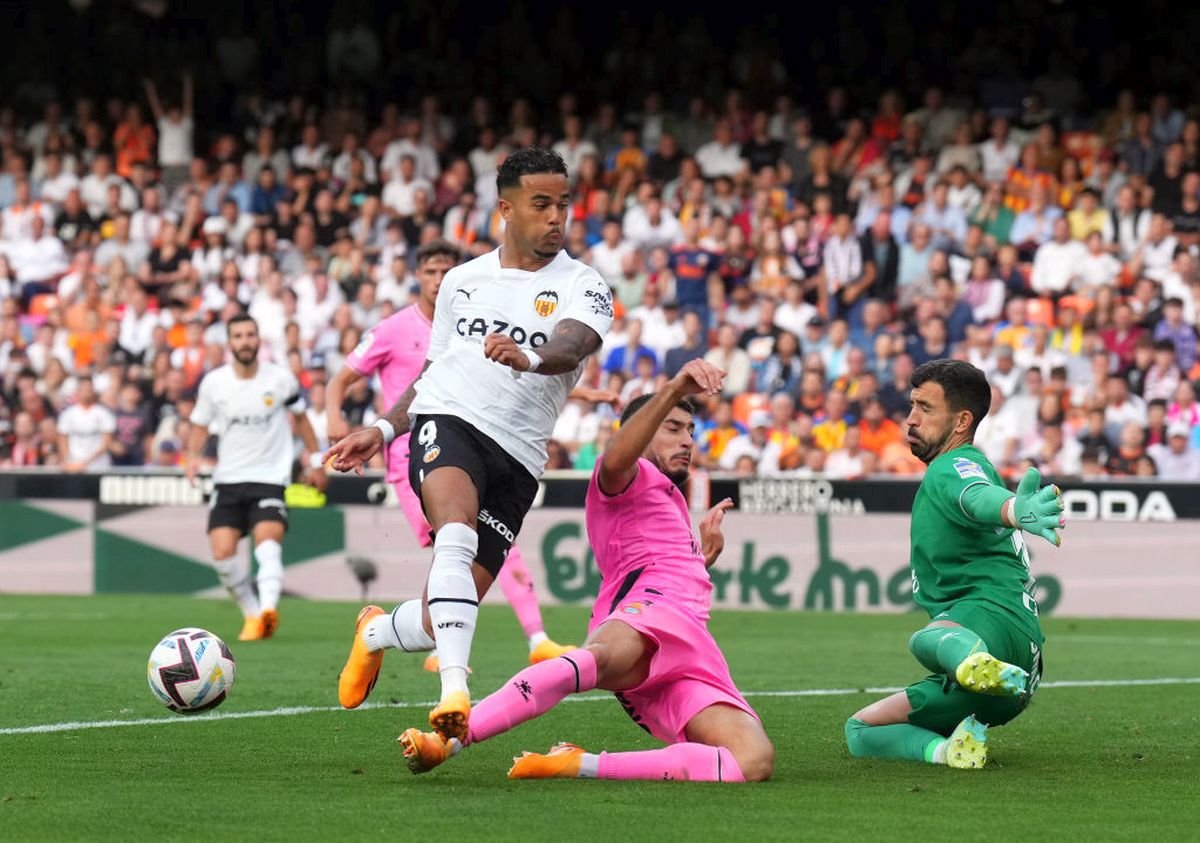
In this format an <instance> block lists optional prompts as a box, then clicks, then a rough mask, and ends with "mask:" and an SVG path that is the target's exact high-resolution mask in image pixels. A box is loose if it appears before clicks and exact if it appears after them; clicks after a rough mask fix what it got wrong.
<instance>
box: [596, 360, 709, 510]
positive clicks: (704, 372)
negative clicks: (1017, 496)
mask: <svg viewBox="0 0 1200 843" xmlns="http://www.w3.org/2000/svg"><path fill="white" fill-rule="evenodd" d="M724 377H725V372H723V371H721V370H720V369H718V368H717V367H716V366H714V365H712V364H711V363H706V362H705V361H704V360H701V359H696V360H689V361H688V362H687V363H686V364H685V365H684V367H683V368H682V369H680V370H679V374H677V375H676V376H675V377H673V378H672V379H671V380H670V381H668V382H667V385H666V386H665V387H664V388H663V389H662V390H661V391H660V392H656V393H655V394H654V397H653V398H651V399H650V400H649V401H648V402H646V405H645V406H644V407H642V408H641V409H640V410H638V411H637V412H636V413H634V414H633V415H632V416H630V417H629V421H627V422H625V424H623V425H621V427H620V429H619V430H618V431H617V432H616V434H615V435H614V436H613V438H612V441H611V442H610V443H609V444H608V449H607V450H606V451H605V452H604V454H603V455H602V456H601V457H600V469H599V471H598V473H597V476H596V482H597V483H598V484H599V486H600V491H602V492H604V493H605V494H606V495H617V494H620V493H621V492H623V491H625V489H627V488H629V484H630V483H632V482H633V479H634V478H635V477H637V461H638V459H639V458H640V457H641V456H642V454H643V453H644V452H645V450H646V446H647V445H649V444H650V440H651V439H653V438H654V434H655V432H656V431H657V430H658V426H659V425H660V424H662V423H663V419H665V418H666V417H667V414H669V413H670V412H671V408H672V407H674V406H675V405H676V404H678V403H679V402H680V401H681V400H683V399H684V398H686V397H688V396H689V395H696V394H697V393H704V394H705V395H718V394H720V392H721V380H722V379H723V378H724Z"/></svg>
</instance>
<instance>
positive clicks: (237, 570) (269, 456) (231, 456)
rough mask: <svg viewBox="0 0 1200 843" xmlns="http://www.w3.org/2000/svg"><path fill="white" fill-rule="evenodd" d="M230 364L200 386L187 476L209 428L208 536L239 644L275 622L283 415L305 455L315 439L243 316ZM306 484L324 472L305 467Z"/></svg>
mask: <svg viewBox="0 0 1200 843" xmlns="http://www.w3.org/2000/svg"><path fill="white" fill-rule="evenodd" d="M228 332H229V350H230V351H231V352H232V354H233V361H232V362H231V363H227V364H226V365H224V366H221V367H219V368H217V369H213V370H212V371H211V372H209V373H208V374H207V375H205V376H204V379H203V380H202V381H200V390H199V395H198V396H197V398H196V406H195V408H194V409H193V410H192V416H191V422H192V425H193V427H192V432H191V435H190V436H189V437H188V442H187V461H186V464H187V476H188V480H190V481H192V482H195V477H196V471H197V468H198V466H199V461H200V451H201V449H202V448H203V447H204V442H205V440H206V439H207V438H208V428H209V426H210V425H215V426H216V427H217V428H218V429H219V431H220V432H219V439H218V444H217V466H216V468H215V469H214V470H213V483H214V486H213V492H212V497H211V498H210V499H209V503H208V538H209V543H210V544H211V546H212V556H213V565H214V567H216V569H217V576H218V577H219V578H220V580H221V584H222V585H223V586H225V588H226V589H227V590H228V591H229V593H230V594H232V595H233V597H234V599H235V600H237V602H238V605H239V606H240V607H241V609H242V615H243V616H244V617H245V621H244V623H243V625H242V631H241V634H240V635H238V640H239V641H257V640H258V639H261V638H270V637H271V636H272V635H273V634H274V633H275V627H276V626H277V625H278V624H279V595H280V594H281V593H282V592H283V546H282V542H283V534H284V532H285V531H286V530H287V507H286V506H285V505H284V502H283V494H284V488H285V487H286V486H287V485H288V483H290V482H291V476H292V462H293V460H294V459H295V453H294V447H295V446H294V442H295V440H294V438H293V432H292V425H290V424H289V423H288V419H287V416H288V415H289V414H290V415H291V416H292V418H293V421H294V422H295V432H296V433H297V434H299V436H300V438H301V440H302V441H303V442H304V448H305V450H306V451H307V452H308V453H310V454H311V453H314V452H316V451H317V438H316V436H315V435H314V434H313V429H312V425H311V424H310V423H309V421H308V417H307V416H306V415H305V414H304V411H305V409H306V404H305V401H304V398H303V396H302V395H301V394H300V384H299V382H298V381H297V380H296V377H295V376H294V375H293V374H292V373H291V372H290V371H289V370H288V369H285V368H284V367H282V366H276V365H275V364H273V363H263V362H260V361H259V359H258V346H259V339H258V323H257V322H255V321H254V320H253V319H252V318H251V317H249V316H247V315H245V314H242V315H239V316H234V317H233V318H232V319H230V320H229V324H228ZM308 477H309V482H311V483H312V484H313V485H316V486H318V488H323V487H324V485H325V482H326V478H325V472H324V469H320V468H317V469H312V470H311V471H310V472H309V476H308ZM247 533H250V534H251V535H252V536H253V538H254V559H255V561H257V562H258V578H257V585H258V593H257V594H255V590H254V585H255V583H254V581H252V579H251V577H250V563H249V561H248V560H247V561H245V562H243V561H242V560H240V559H239V558H238V557H237V546H238V542H239V541H240V540H241V539H242V537H243V536H245V535H246V534H247Z"/></svg>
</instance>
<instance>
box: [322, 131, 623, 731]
mask: <svg viewBox="0 0 1200 843" xmlns="http://www.w3.org/2000/svg"><path fill="white" fill-rule="evenodd" d="M496 187H497V190H498V193H499V197H500V198H499V210H500V213H501V216H502V217H503V219H504V223H505V228H504V241H503V243H502V244H501V246H500V247H499V248H497V249H495V250H493V251H491V252H488V253H487V254H485V255H482V256H480V257H478V258H476V259H474V260H472V261H468V262H467V263H465V264H462V265H460V266H457V267H455V268H454V269H452V270H451V271H450V272H448V273H447V274H446V277H445V280H443V282H442V286H441V289H440V290H439V291H438V295H437V306H436V310H435V313H434V321H433V335H432V338H431V340H430V345H429V354H428V359H427V361H426V363H425V367H424V369H423V370H422V373H421V376H420V377H419V378H418V379H417V381H416V383H414V384H413V385H412V386H410V387H409V388H408V389H407V390H406V391H405V393H404V395H403V396H401V398H400V400H399V401H397V402H396V404H395V406H394V407H392V409H391V410H390V411H389V412H388V413H387V415H386V416H385V417H384V418H382V419H379V420H378V421H377V422H376V423H375V424H374V425H372V426H371V427H368V428H365V429H363V430H360V431H357V432H355V433H352V434H350V435H349V436H347V437H346V438H344V439H342V440H341V441H340V442H338V443H337V444H336V445H334V446H333V447H331V448H330V449H329V451H328V453H327V455H326V456H327V458H328V459H330V460H332V467H333V468H334V469H336V470H338V471H348V470H351V469H354V470H357V471H361V468H362V465H363V464H364V463H365V462H366V461H367V460H369V459H370V458H371V457H373V456H374V455H375V454H376V453H378V452H379V451H380V449H382V448H384V447H386V446H387V445H388V444H390V443H391V441H392V440H393V439H394V438H395V437H396V436H398V435H401V434H403V433H406V432H408V431H409V430H410V428H411V430H412V431H413V435H412V437H411V440H410V453H409V480H410V482H411V484H412V487H413V488H414V489H416V490H417V494H418V495H420V497H421V505H422V507H423V508H424V510H425V516H426V517H427V518H428V519H429V524H430V526H431V527H432V529H433V533H434V541H433V564H432V565H431V567H430V570H429V576H428V579H427V581H426V588H425V598H424V599H414V600H410V601H408V602H407V603H403V604H401V605H400V606H398V607H397V608H396V609H395V610H394V611H392V612H391V613H390V614H389V613H387V612H384V611H383V610H382V609H381V608H379V607H378V606H367V607H366V608H364V609H363V610H362V611H361V612H360V613H359V616H358V621H357V624H356V626H355V634H354V643H353V646H352V647H351V650H350V656H349V658H348V659H347V661H346V666H345V667H344V668H343V669H342V673H341V676H340V678H339V680H338V700H339V701H340V702H341V704H342V705H343V706H344V707H346V708H355V707H357V706H359V705H361V704H362V702H363V701H364V700H365V699H366V698H367V695H368V694H369V693H370V692H371V689H372V688H373V687H374V685H375V680H376V679H377V678H378V676H379V668H380V665H381V663H382V660H383V651H384V650H385V649H390V648H400V649H403V650H406V651H410V652H411V651H427V650H430V649H433V647H434V646H436V647H437V650H438V655H439V657H440V669H439V673H440V675H441V682H442V693H441V698H440V702H439V703H438V704H437V705H436V706H435V707H434V709H433V711H432V712H430V715H429V722H430V725H431V726H433V728H434V729H435V730H436V731H437V732H439V733H440V734H441V735H443V736H444V737H445V738H447V739H448V738H451V737H457V738H459V739H460V740H461V739H462V738H463V737H464V736H465V735H466V730H467V723H468V717H469V715H470V710H471V703H470V696H469V693H468V690H467V664H468V659H469V658H470V653H471V641H472V638H473V637H474V634H475V622H476V618H477V617H478V615H479V599H480V598H481V597H482V596H483V595H484V594H486V593H487V590H488V588H489V587H490V586H491V584H492V582H493V581H494V580H495V578H496V574H497V573H498V572H499V570H500V566H501V565H502V564H503V562H504V558H505V556H506V555H507V553H508V549H509V547H511V545H512V543H513V541H514V540H515V539H516V535H517V533H519V532H520V530H521V522H522V521H523V520H524V518H525V514H526V513H527V512H528V511H529V508H530V506H531V505H532V503H533V498H534V496H535V494H536V493H537V489H538V482H537V479H538V477H540V476H541V473H542V469H543V467H544V466H545V463H546V443H547V441H548V440H549V438H550V433H551V431H552V430H553V428H554V423H555V421H556V420H557V418H558V414H559V412H561V410H562V407H563V404H564V402H565V401H566V399H567V395H568V393H570V391H571V388H572V387H573V386H574V385H575V383H576V381H577V380H578V379H579V376H580V374H581V373H582V371H583V364H584V361H585V359H586V358H587V357H588V355H590V354H592V353H594V352H595V351H596V350H597V349H598V348H599V347H600V343H601V341H602V339H603V337H604V334H605V333H607V332H608V329H609V326H610V325H611V323H612V292H611V291H610V290H609V288H608V285H607V284H606V283H605V282H604V279H602V278H601V277H600V275H599V273H597V272H596V271H595V270H593V269H592V268H591V267H589V266H587V265H586V264H583V263H581V262H579V261H577V260H575V259H574V258H571V257H570V256H569V255H568V254H567V253H566V252H564V251H563V243H564V237H565V233H566V225H567V213H568V208H569V206H570V193H569V188H568V186H567V168H566V165H565V164H564V163H563V161H562V158H560V157H559V156H558V155H557V154H555V153H554V152H552V151H551V150H548V149H542V148H537V147H533V148H527V149H522V150H518V151H516V152H514V153H512V154H511V155H509V156H508V157H507V158H506V159H505V161H504V163H503V164H502V165H501V166H500V168H499V170H498V171H497V173H496Z"/></svg>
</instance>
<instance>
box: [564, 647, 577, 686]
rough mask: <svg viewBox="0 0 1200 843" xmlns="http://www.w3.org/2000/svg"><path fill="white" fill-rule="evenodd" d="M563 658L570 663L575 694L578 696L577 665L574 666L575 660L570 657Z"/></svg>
mask: <svg viewBox="0 0 1200 843" xmlns="http://www.w3.org/2000/svg"><path fill="white" fill-rule="evenodd" d="M563 658H564V659H566V660H567V661H568V662H570V663H571V667H573V668H574V669H575V693H577V694H578V693H579V665H577V664H575V660H574V659H572V658H571V657H570V656H563Z"/></svg>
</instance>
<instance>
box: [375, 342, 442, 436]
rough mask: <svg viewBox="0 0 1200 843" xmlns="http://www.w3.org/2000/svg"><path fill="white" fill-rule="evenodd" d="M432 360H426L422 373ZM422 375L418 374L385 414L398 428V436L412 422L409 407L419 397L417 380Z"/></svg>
mask: <svg viewBox="0 0 1200 843" xmlns="http://www.w3.org/2000/svg"><path fill="white" fill-rule="evenodd" d="M430 362H431V361H429V360H426V361H425V365H424V366H422V367H421V375H423V374H425V370H426V369H428V368H429V364H430ZM421 375H417V380H416V381H413V382H412V383H410V384H409V385H408V389H406V390H404V394H403V395H401V396H400V398H399V399H398V400H397V401H396V403H395V404H394V405H392V409H390V410H388V411H387V415H385V416H384V418H385V419H387V420H388V421H389V422H390V423H391V425H392V427H394V428H395V429H396V435H397V436H403V435H404V434H406V433H408V426H409V424H410V422H409V418H408V407H409V405H410V404H412V402H413V399H414V398H416V397H417V381H419V380H420V379H421Z"/></svg>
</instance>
